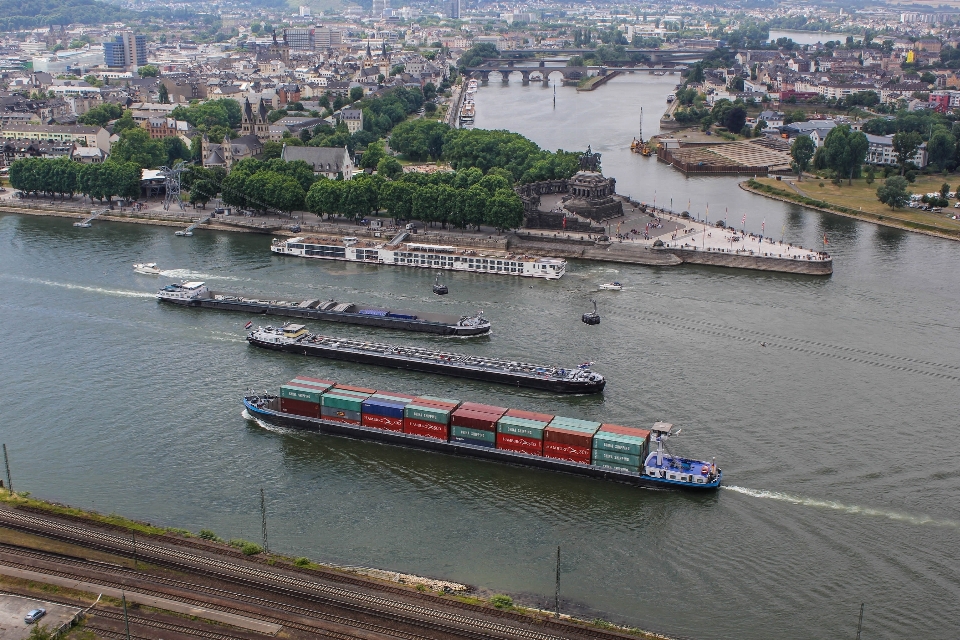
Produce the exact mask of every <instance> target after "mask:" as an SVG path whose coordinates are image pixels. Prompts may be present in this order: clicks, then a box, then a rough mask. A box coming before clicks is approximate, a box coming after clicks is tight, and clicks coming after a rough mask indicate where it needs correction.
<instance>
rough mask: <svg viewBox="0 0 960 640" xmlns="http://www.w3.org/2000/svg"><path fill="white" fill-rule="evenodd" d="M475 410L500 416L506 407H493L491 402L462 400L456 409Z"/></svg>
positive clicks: (505, 410)
mask: <svg viewBox="0 0 960 640" xmlns="http://www.w3.org/2000/svg"><path fill="white" fill-rule="evenodd" d="M460 409H462V410H465V411H476V412H477V413H490V414H493V415H495V416H497V418H500V417H502V416H503V414H505V413H506V412H507V409H506V407H495V406H493V405H492V404H480V403H479V402H462V403H460V407H459V409H458V411H459V410H460Z"/></svg>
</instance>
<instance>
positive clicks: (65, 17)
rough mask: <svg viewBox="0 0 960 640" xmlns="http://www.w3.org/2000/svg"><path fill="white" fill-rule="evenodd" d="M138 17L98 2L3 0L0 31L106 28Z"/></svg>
mask: <svg viewBox="0 0 960 640" xmlns="http://www.w3.org/2000/svg"><path fill="white" fill-rule="evenodd" d="M135 15H137V14H135V13H133V12H132V11H128V10H126V9H122V8H120V7H118V6H116V5H113V4H109V3H106V2H100V1H99V0H0V31H15V30H17V29H35V28H37V27H48V26H50V25H52V24H55V25H60V24H63V25H67V24H73V23H80V24H103V23H105V22H116V21H117V20H127V19H130V18H132V17H134V16H135Z"/></svg>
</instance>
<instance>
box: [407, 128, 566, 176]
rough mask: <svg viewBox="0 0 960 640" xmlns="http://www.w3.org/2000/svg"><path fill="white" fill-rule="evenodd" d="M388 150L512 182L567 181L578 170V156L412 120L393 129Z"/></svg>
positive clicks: (516, 138)
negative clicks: (496, 173)
mask: <svg viewBox="0 0 960 640" xmlns="http://www.w3.org/2000/svg"><path fill="white" fill-rule="evenodd" d="M390 148H391V149H393V150H395V151H397V152H399V153H402V154H404V155H406V156H407V157H409V158H411V159H413V160H426V159H428V158H430V159H433V160H439V159H440V158H444V159H445V160H447V161H448V162H450V164H451V165H452V166H453V167H454V168H455V169H458V168H468V167H476V168H477V169H479V170H480V171H481V172H483V173H487V172H489V171H490V170H491V169H495V168H499V169H504V170H506V171H507V173H508V174H509V175H510V176H511V177H512V181H514V182H520V183H527V182H536V181H538V180H554V179H562V178H569V177H570V176H572V175H573V174H574V173H576V172H577V169H578V168H579V158H580V154H578V153H573V152H567V151H563V150H562V149H561V150H558V151H557V152H556V153H552V152H550V151H545V150H543V149H541V148H540V147H538V146H537V145H536V144H535V143H534V142H533V141H531V140H529V139H527V138H525V137H523V136H522V135H520V134H518V133H511V132H509V131H488V130H485V129H452V128H450V127H449V126H447V125H446V124H444V123H442V122H437V121H433V120H414V121H410V122H405V123H403V124H401V125H399V126H397V127H396V128H395V129H394V131H393V134H392V135H391V136H390Z"/></svg>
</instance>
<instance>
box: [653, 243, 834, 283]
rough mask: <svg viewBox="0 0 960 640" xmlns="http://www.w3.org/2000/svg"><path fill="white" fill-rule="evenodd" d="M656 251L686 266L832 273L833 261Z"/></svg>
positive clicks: (667, 250)
mask: <svg viewBox="0 0 960 640" xmlns="http://www.w3.org/2000/svg"><path fill="white" fill-rule="evenodd" d="M658 251H663V252H665V253H671V254H673V255H674V256H676V257H678V258H680V260H682V261H683V262H685V263H688V264H705V265H710V266H714V267H732V268H735V269H753V270H755V271H778V272H781V273H803V274H807V275H811V276H828V275H830V274H832V273H833V260H789V259H786V258H766V257H763V256H751V255H744V254H742V253H741V254H737V253H721V252H719V251H694V250H691V249H659V250H658Z"/></svg>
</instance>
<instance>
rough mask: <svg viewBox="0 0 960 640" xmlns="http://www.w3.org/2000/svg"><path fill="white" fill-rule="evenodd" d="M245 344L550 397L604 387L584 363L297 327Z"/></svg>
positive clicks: (258, 334) (268, 330) (254, 335)
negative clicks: (560, 363)
mask: <svg viewBox="0 0 960 640" xmlns="http://www.w3.org/2000/svg"><path fill="white" fill-rule="evenodd" d="M247 341H248V342H249V343H250V344H252V345H254V346H257V347H261V348H263V349H272V350H274V351H285V352H287V353H295V354H303V355H308V356H318V357H321V358H331V359H334V360H346V361H348V362H359V363H361V364H376V365H381V366H385V367H393V368H395V369H406V370H408V371H423V372H426V373H438V374H441V375H447V376H455V377H458V378H470V379H473V380H483V381H485V382H498V383H501V384H509V385H511V386H514V387H527V388H530V389H541V390H544V391H553V392H555V393H600V392H601V391H603V388H604V386H605V385H606V384H607V381H606V379H604V377H603V376H602V375H600V374H599V373H595V372H593V371H591V370H590V369H589V365H586V364H584V365H580V366H579V367H573V368H569V369H567V368H561V367H552V366H546V365H537V364H529V363H526V362H515V361H508V360H500V359H496V358H485V357H480V356H470V355H466V354H462V353H450V352H445V351H434V350H431V349H422V348H420V347H409V346H400V345H391V344H381V343H377V342H368V341H365V340H355V339H350V338H334V337H331V336H323V335H317V334H312V333H308V332H307V330H306V328H305V327H304V326H303V325H299V324H288V325H286V326H284V327H280V328H275V327H259V328H257V329H256V330H254V331H251V332H250V333H249V334H248V335H247Z"/></svg>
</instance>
